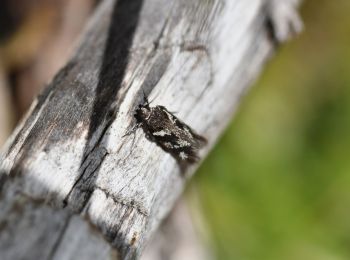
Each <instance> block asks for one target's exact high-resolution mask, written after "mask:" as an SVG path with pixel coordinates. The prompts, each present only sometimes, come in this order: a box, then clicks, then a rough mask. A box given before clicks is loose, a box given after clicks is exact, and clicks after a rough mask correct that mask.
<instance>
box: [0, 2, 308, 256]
mask: <svg viewBox="0 0 350 260" xmlns="http://www.w3.org/2000/svg"><path fill="white" fill-rule="evenodd" d="M296 5H297V1H294V0H275V1H272V0H269V1H268V0H251V1H241V0H205V1H204V0H177V1H168V0H133V1H128V0H104V1H103V2H102V3H101V4H100V6H99V8H98V9H97V11H96V12H95V14H94V15H93V17H91V20H90V21H89V24H88V26H87V29H86V30H85V32H84V34H83V36H82V38H81V41H80V45H79V47H78V49H77V51H76V53H75V55H74V56H73V57H72V59H71V60H70V62H69V63H68V64H67V65H66V66H65V67H64V68H63V69H62V70H61V71H60V72H59V73H58V74H57V76H56V77H55V78H54V79H53V80H52V82H51V83H50V84H49V85H48V86H47V88H46V89H45V90H44V91H43V93H42V94H41V95H40V96H39V97H38V98H37V100H36V101H35V102H34V104H33V105H32V107H31V109H30V111H29V112H28V114H27V116H26V117H25V118H24V120H23V122H22V123H21V124H20V125H19V126H18V127H17V129H16V131H15V132H14V133H13V135H12V137H11V139H10V140H9V141H8V145H7V146H6V148H5V150H4V152H3V155H2V158H1V161H0V163H1V166H0V169H1V175H0V176H1V179H0V183H1V197H0V255H1V259H60V260H61V259H111V258H114V257H118V258H120V259H134V258H138V257H139V256H140V254H141V252H142V249H143V248H144V246H145V244H146V243H147V241H148V240H149V238H150V236H151V235H152V234H153V233H154V232H155V231H156V229H157V227H158V226H159V224H160V222H161V221H162V219H164V217H165V216H166V215H167V214H168V212H169V211H170V210H171V209H172V207H173V205H174V203H175V201H176V200H177V199H178V198H179V196H180V195H181V192H182V190H183V188H184V185H185V184H186V180H187V179H188V178H189V177H190V176H191V174H192V173H193V172H194V170H195V169H196V167H197V165H198V164H196V163H195V164H189V165H187V167H180V165H179V164H178V162H177V161H176V160H175V159H174V157H172V156H171V155H170V154H169V153H166V152H164V150H162V149H161V148H160V147H159V146H158V145H157V144H156V143H155V142H150V141H149V140H148V139H147V138H145V133H144V131H143V130H142V129H138V130H137V131H136V132H135V134H132V135H127V136H124V135H125V133H127V132H128V130H130V129H131V128H132V127H133V125H134V124H135V119H134V116H133V114H134V111H135V109H136V108H137V106H138V105H139V104H140V103H142V101H143V95H144V94H143V93H145V95H146V96H148V98H149V99H150V100H151V105H152V106H156V105H162V106H164V107H166V108H167V110H169V111H174V112H176V116H177V117H178V118H180V119H181V120H183V121H184V122H186V124H188V125H189V126H190V127H191V128H193V129H194V130H195V131H196V132H197V133H199V134H200V135H202V136H205V138H206V139H207V140H208V144H207V145H206V146H204V148H203V149H202V150H200V153H199V156H200V158H202V159H203V158H204V157H205V155H206V154H207V152H208V151H209V150H210V148H211V147H212V146H213V145H214V144H215V142H216V140H217V138H218V136H219V135H220V133H221V132H222V131H223V130H224V128H225V127H226V125H227V124H228V123H229V121H230V120H231V118H232V115H233V113H234V111H235V109H236V107H237V105H238V103H239V100H240V98H241V97H242V95H243V94H244V93H245V92H246V91H247V89H248V87H249V86H250V85H251V83H252V82H253V81H254V79H255V78H256V77H257V76H258V74H259V72H260V71H261V69H262V67H263V65H264V63H265V61H266V60H267V59H268V58H269V57H270V56H271V54H272V53H273V52H274V51H275V49H276V47H277V45H278V44H280V43H281V42H283V41H284V40H286V39H287V37H288V36H289V35H290V34H291V33H294V32H297V31H299V30H300V27H301V24H300V21H299V19H298V16H297V15H296V13H295V8H296Z"/></svg>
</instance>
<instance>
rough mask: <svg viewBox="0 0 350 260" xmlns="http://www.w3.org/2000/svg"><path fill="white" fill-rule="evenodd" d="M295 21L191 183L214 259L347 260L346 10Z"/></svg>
mask: <svg viewBox="0 0 350 260" xmlns="http://www.w3.org/2000/svg"><path fill="white" fill-rule="evenodd" d="M301 13H302V17H303V20H304V23H305V30H304V32H303V33H302V35H300V36H299V37H297V38H296V39H294V40H292V41H291V42H290V43H288V44H287V45H284V46H282V47H281V49H280V50H279V51H278V53H277V55H276V56H275V57H274V58H273V59H272V60H271V62H270V63H269V64H268V66H267V67H266V68H265V70H264V72H263V73H262V76H261V78H260V79H259V80H258V82H257V83H256V85H255V86H254V87H253V88H252V89H251V91H250V92H249V94H248V95H247V96H246V97H245V99H244V100H243V101H242V104H241V106H240V108H239V111H238V113H237V115H236V117H235V119H234V122H233V123H232V124H231V126H230V127H229V128H228V129H227V131H226V133H225V134H224V135H223V136H222V138H221V139H220V141H219V143H218V145H217V146H216V147H215V149H214V151H213V152H212V153H211V154H210V156H209V157H208V159H207V160H206V161H205V162H204V164H203V165H202V166H201V168H200V170H199V172H198V174H197V175H196V177H195V180H194V183H193V185H195V186H196V188H198V190H199V194H200V196H199V197H200V200H201V203H202V207H203V210H204V213H205V219H206V221H207V223H208V224H209V227H210V232H211V234H212V239H211V240H212V241H211V243H213V245H214V248H215V253H216V254H217V256H218V259H269V260H270V259H287V260H288V259H293V260H295V259H308V260H309V259H317V260H320V259H321V260H322V259H327V260H328V259H330V260H331V259H334V260H336V259H350V219H349V216H350V174H349V173H350V160H349V158H348V153H350V71H349V70H350V48H349V47H350V1H349V0H306V1H304V4H303V5H302V9H301Z"/></svg>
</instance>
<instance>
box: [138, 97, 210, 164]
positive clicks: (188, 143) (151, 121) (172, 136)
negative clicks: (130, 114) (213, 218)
mask: <svg viewBox="0 0 350 260" xmlns="http://www.w3.org/2000/svg"><path fill="white" fill-rule="evenodd" d="M134 116H135V119H136V121H137V127H141V128H142V129H143V131H144V132H145V134H146V137H147V139H149V140H150V141H152V142H155V143H156V144H157V145H158V146H160V147H161V148H162V149H163V150H164V151H165V152H168V153H170V154H171V155H172V156H173V157H174V158H175V159H176V160H177V161H178V162H179V163H181V164H183V163H194V162H197V161H198V159H199V157H198V151H199V150H200V149H201V148H202V147H203V146H204V145H205V144H206V143H207V140H206V139H205V138H204V137H202V136H200V135H198V134H196V133H195V132H194V131H193V130H192V129H191V128H190V127H189V126H188V125H186V124H185V123H183V122H182V121H181V120H180V119H178V118H177V117H176V116H174V115H173V114H172V113H171V112H169V111H168V110H167V109H166V108H165V107H164V106H154V107H151V106H150V105H149V102H148V100H147V98H146V97H145V98H144V103H143V104H140V105H139V106H138V108H137V109H136V110H135V114H134Z"/></svg>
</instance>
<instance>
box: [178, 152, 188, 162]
mask: <svg viewBox="0 0 350 260" xmlns="http://www.w3.org/2000/svg"><path fill="white" fill-rule="evenodd" d="M179 157H180V158H181V159H182V160H186V159H187V158H188V156H187V154H186V153H184V152H180V153H179Z"/></svg>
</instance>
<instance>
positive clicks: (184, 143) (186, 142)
mask: <svg viewBox="0 0 350 260" xmlns="http://www.w3.org/2000/svg"><path fill="white" fill-rule="evenodd" d="M177 144H178V145H179V147H185V146H191V143H190V142H188V141H186V140H182V139H179V140H177Z"/></svg>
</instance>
